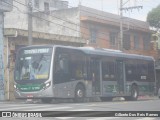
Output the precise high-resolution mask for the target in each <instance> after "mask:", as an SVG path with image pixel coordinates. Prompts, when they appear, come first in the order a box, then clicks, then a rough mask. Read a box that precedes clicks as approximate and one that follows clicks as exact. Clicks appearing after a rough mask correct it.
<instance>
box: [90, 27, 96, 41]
mask: <svg viewBox="0 0 160 120" xmlns="http://www.w3.org/2000/svg"><path fill="white" fill-rule="evenodd" d="M96 40H97V30H96V29H90V43H96Z"/></svg>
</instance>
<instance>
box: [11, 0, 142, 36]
mask: <svg viewBox="0 0 160 120" xmlns="http://www.w3.org/2000/svg"><path fill="white" fill-rule="evenodd" d="M14 1H15V2H17V3H19V4H22V5H24V6H26V5H25V4H23V3H21V2H19V1H16V0H14ZM63 4H64V3H63ZM27 7H28V6H27ZM69 7H72V6H69ZM80 8H81V7H80ZM34 10H37V11H38V12H40V13H42V14H45V15H48V14H47V13H44V12H42V10H40V9H35V8H34ZM80 11H84V12H86V13H91V14H94V15H96V16H101V17H103V18H105V17H106V16H103V15H101V14H97V13H93V12H91V11H87V10H84V9H80ZM48 16H52V17H55V18H57V19H60V20H62V21H65V22H68V23H70V24H75V23H73V22H70V21H67V20H64V19H62V18H59V17H57V16H55V15H54V16H53V15H48ZM94 17H95V16H94ZM95 18H97V19H99V18H98V17H95ZM107 18H111V19H112V20H117V21H118V22H119V20H120V19H119V18H117V19H116V18H112V17H110V16H107ZM101 19H102V18H101ZM102 20H104V21H109V20H106V19H102ZM130 23H132V24H133V25H136V26H137V27H138V28H143V29H144V26H139V25H137V24H135V23H134V22H132V21H130ZM75 25H77V24H75ZM78 26H80V25H78ZM80 27H82V28H85V29H88V28H87V27H84V26H80ZM101 34H104V35H106V34H108V33H102V32H101Z"/></svg>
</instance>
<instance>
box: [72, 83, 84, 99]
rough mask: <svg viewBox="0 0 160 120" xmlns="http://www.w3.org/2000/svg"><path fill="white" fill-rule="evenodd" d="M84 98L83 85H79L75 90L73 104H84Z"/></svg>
mask: <svg viewBox="0 0 160 120" xmlns="http://www.w3.org/2000/svg"><path fill="white" fill-rule="evenodd" d="M84 98H85V88H84V86H83V85H81V84H79V85H77V86H76V89H75V98H74V101H75V102H84Z"/></svg>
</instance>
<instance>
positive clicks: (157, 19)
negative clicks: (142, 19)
mask: <svg viewBox="0 0 160 120" xmlns="http://www.w3.org/2000/svg"><path fill="white" fill-rule="evenodd" d="M147 22H149V24H150V26H151V27H154V28H157V29H160V5H158V6H157V7H156V8H154V9H152V10H151V11H150V12H149V13H148V15H147Z"/></svg>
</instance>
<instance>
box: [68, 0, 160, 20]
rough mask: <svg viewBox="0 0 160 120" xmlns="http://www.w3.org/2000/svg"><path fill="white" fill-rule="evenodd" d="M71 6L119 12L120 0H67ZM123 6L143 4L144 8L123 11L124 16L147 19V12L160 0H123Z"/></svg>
mask: <svg viewBox="0 0 160 120" xmlns="http://www.w3.org/2000/svg"><path fill="white" fill-rule="evenodd" d="M66 1H68V2H69V6H73V7H75V6H77V5H78V4H79V3H81V5H83V6H87V7H91V8H95V9H98V10H102V11H105V12H110V13H114V14H119V6H120V5H119V4H120V0H66ZM123 3H126V4H124V5H123V7H132V6H143V8H142V9H139V10H138V9H133V10H132V11H131V10H129V11H123V14H124V16H126V17H131V18H134V19H138V20H142V21H146V17H147V13H148V12H149V11H151V10H152V9H153V8H155V7H157V6H158V5H159V4H160V0H123Z"/></svg>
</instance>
